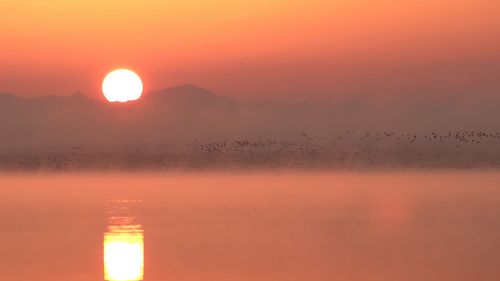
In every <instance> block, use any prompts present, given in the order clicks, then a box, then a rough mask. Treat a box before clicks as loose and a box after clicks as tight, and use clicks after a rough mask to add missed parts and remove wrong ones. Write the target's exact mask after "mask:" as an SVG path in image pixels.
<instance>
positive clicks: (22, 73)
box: [0, 0, 500, 100]
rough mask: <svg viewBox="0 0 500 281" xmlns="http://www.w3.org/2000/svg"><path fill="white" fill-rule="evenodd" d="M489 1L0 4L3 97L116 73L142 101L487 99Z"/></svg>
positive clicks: (492, 87)
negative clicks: (124, 72)
mask: <svg viewBox="0 0 500 281" xmlns="http://www.w3.org/2000/svg"><path fill="white" fill-rule="evenodd" d="M499 3H500V2H498V1H497V0H418V1H417V0H399V1H398V0H350V1H347V0H252V1H249V0H245V1H243V0H231V1H229V0H183V1H162V0H121V1H112V0H85V1H84V0H75V1H67V0H45V1H38V0H16V1H13V0H12V1H7V0H0V18H1V19H2V24H0V35H1V43H0V92H11V93H16V94H19V95H24V96H38V95H46V94H56V95H67V94H71V93H73V92H75V91H77V90H80V91H83V92H84V93H85V94H87V95H89V96H99V95H100V92H99V91H100V83H101V80H102V78H103V77H104V75H105V74H106V72H107V71H109V70H111V69H113V68H116V67H129V68H131V69H134V70H136V71H137V72H138V73H139V74H140V75H141V76H142V77H143V79H144V82H145V88H146V90H150V89H159V88H163V87H167V86H175V85H178V84H184V83H192V84H196V85H198V86H202V87H206V88H209V89H212V90H214V91H216V92H218V93H220V94H223V95H228V96H232V97H235V98H239V99H243V100H248V99H283V98H297V97H299V98H309V97H313V98H315V97H318V98H323V97H336V96H346V95H348V96H349V95H365V96H369V95H372V96H379V95H382V96H387V95H389V96H392V95H419V94H431V95H435V94H448V95H476V94H486V95H491V94H494V93H497V92H498V91H499V90H500V83H499V82H497V80H500V79H499V78H500V77H498V76H500V75H499V72H498V69H499V67H500V54H499V52H498V50H499V49H500V39H499V38H500V17H498V11H499V10H500V4H499Z"/></svg>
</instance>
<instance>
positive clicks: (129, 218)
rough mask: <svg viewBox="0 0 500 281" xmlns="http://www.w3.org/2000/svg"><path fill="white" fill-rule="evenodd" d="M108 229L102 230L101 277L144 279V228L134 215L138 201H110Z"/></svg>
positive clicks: (112, 280) (122, 280)
mask: <svg viewBox="0 0 500 281" xmlns="http://www.w3.org/2000/svg"><path fill="white" fill-rule="evenodd" d="M110 203H111V207H110V208H109V210H108V213H109V217H108V228H107V231H106V232H105V233H104V279H105V280H107V281H140V280H143V279H144V231H143V229H142V225H140V224H138V223H137V219H136V217H135V216H133V212H134V211H133V209H134V208H133V206H134V205H135V204H136V203H138V201H129V200H116V201H112V202H110Z"/></svg>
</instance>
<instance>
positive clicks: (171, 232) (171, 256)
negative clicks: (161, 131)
mask: <svg viewBox="0 0 500 281" xmlns="http://www.w3.org/2000/svg"><path fill="white" fill-rule="evenodd" d="M0 200H1V203H0V243H1V245H0V249H1V250H0V251H1V256H0V273H1V275H0V280H17V281H59V280H60V281H68V280H71V281H80V280H81V281H84V280H85V281H93V280H96V281H97V280H111V281H125V280H130V281H131V280H134V281H137V280H147V281H169V280H172V281H200V280H203V281H221V280H228V281H246V280H248V281H250V280H259V281H261V280H262V281H263V280H265V281H280V280H296V281H299V280H300V281H310V280H325V281H331V280H345V281H378V280H380V281H388V280H389V281H390V280H394V281H402V280H405V281H408V280H415V281H417V280H418V281H422V280H439V281H443V280H450V281H451V280H453V281H460V280H464V281H465V280H481V281H489V280H491V281H496V280H500V173H498V172H497V171H484V172H478V171H475V172H452V171H450V172H368V173H355V172H352V173H348V172H344V173H342V172H339V173H336V172H332V173H327V172H277V173H272V172H255V173H241V172H239V173H233V174H231V173H166V174H148V173H144V174H141V173H137V174H66V175H55V174H45V175H43V174H40V175H35V174H31V175H23V174H10V175H9V174H3V175H0Z"/></svg>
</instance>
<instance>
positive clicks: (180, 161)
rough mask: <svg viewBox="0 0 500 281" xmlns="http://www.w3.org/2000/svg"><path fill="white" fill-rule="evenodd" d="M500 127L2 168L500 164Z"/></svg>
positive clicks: (211, 147)
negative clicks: (493, 130) (496, 128)
mask: <svg viewBox="0 0 500 281" xmlns="http://www.w3.org/2000/svg"><path fill="white" fill-rule="evenodd" d="M499 148H500V133H492V132H485V131H455V132H451V131H450V132H446V133H437V132H431V133H429V134H415V133H407V132H405V133H401V132H392V131H379V132H356V131H353V130H349V131H346V132H345V133H343V134H341V135H336V136H332V137H322V136H316V135H311V134H307V133H300V134H298V135H297V136H296V137H294V138H289V139H287V140H284V139H268V138H262V137H257V138H255V139H253V140H251V139H239V140H223V141H212V142H202V141H199V140H198V139H195V140H193V141H191V142H188V143H183V144H175V145H172V144H169V145H161V146H157V147H155V149H144V148H141V147H134V148H133V149H123V150H120V151H119V152H99V151H97V150H92V149H87V148H85V147H82V146H72V147H71V148H68V149H66V150H65V151H59V152H49V153H44V154H38V155H32V154H2V155H0V169H19V170H42V169H50V170H80V169H98V170H111V169H130V170H140V169H172V168H174V169H175V168H179V169H181V168H187V169H211V168H372V167H373V168H377V167H423V168H425V167H428V168H433V167H443V168H452V167H471V168H472V167H485V166H490V167H491V166H500V149H499Z"/></svg>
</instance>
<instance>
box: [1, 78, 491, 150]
mask: <svg viewBox="0 0 500 281" xmlns="http://www.w3.org/2000/svg"><path fill="white" fill-rule="evenodd" d="M499 117H500V106H499V103H496V102H483V103H475V104H470V103H463V102H457V101H453V100H442V101H440V102H435V101H432V102H431V101H428V102H421V101H420V102H418V101H405V102H393V103H386V104H383V105H381V104H378V105H377V104H371V103H368V102H365V101H360V100H349V101H343V102H338V103H320V102H309V103H296V104H278V103H243V102H239V101H236V100H234V99H231V98H228V97H223V96H219V95H216V94H214V93H213V92H211V91H209V90H206V89H203V88H200V87H197V86H193V85H183V86H179V87H172V88H166V89H163V90H158V91H152V92H149V93H146V94H145V95H144V96H143V97H142V98H141V99H140V100H138V101H135V102H130V103H124V104H117V103H107V102H104V101H98V100H94V99H91V98H89V97H87V96H85V95H83V94H80V93H76V94H74V95H71V96H67V97H58V96H46V97H41V98H34V99H27V98H21V97H18V96H15V95H12V94H0V134H1V140H0V149H12V148H24V149H29V148H33V149H34V148H38V147H57V146H61V145H63V146H64V145H113V144H136V143H174V142H183V141H187V140H193V139H201V140H223V139H226V138H232V139H235V138H245V137H269V138H275V137H279V138H288V139H290V138H294V137H297V136H299V135H300V134H301V133H307V134H315V135H321V136H326V137H331V136H334V135H335V134H338V133H339V132H345V131H346V130H367V131H370V130H398V131H405V132H430V131H446V130H457V129H460V130H467V129H474V130H495V129H496V128H498V126H497V124H496V123H497V120H498V118H499Z"/></svg>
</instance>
